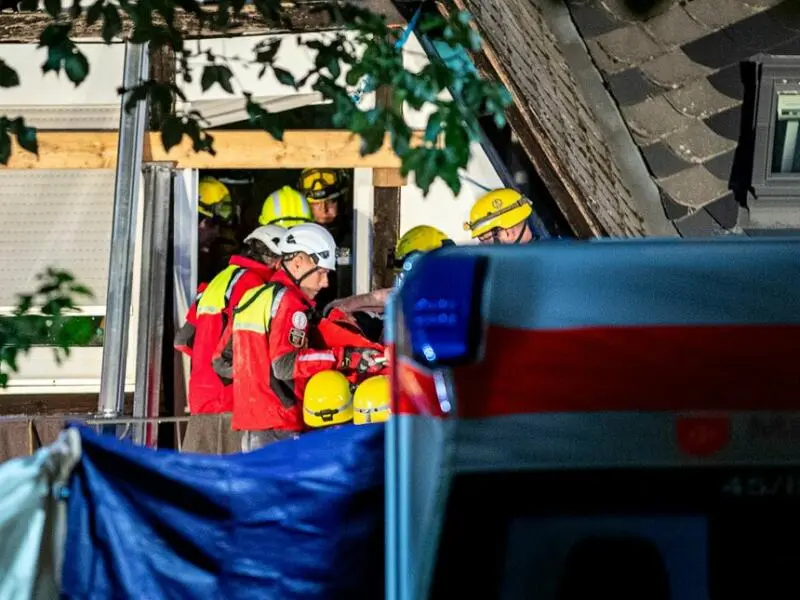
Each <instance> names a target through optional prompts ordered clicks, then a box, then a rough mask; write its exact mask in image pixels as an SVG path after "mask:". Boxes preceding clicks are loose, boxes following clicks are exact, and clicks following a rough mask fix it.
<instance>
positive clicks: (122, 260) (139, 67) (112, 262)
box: [97, 43, 149, 417]
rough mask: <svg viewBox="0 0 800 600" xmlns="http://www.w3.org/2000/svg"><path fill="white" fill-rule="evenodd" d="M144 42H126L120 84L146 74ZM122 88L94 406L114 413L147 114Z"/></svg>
mask: <svg viewBox="0 0 800 600" xmlns="http://www.w3.org/2000/svg"><path fill="white" fill-rule="evenodd" d="M148 67H149V64H148V55H147V44H131V43H127V44H126V47H125V71H124V74H123V81H122V84H123V86H124V87H125V88H126V89H130V88H132V87H134V86H136V85H137V84H139V83H140V82H141V81H144V80H146V79H147V75H148ZM127 100H128V94H125V95H123V97H122V99H121V100H120V107H121V110H120V117H119V146H118V147H117V179H116V184H115V186H114V218H113V221H112V226H111V227H112V228H111V255H110V258H109V264H108V293H107V295H106V321H105V324H106V328H105V341H104V344H103V366H102V372H101V374H100V399H99V401H98V406H97V411H98V413H100V414H101V415H103V416H109V417H110V416H115V415H117V414H119V413H120V412H122V410H123V408H124V404H125V361H126V357H127V350H128V325H129V321H130V311H131V294H132V288H133V255H134V250H135V247H136V210H137V203H138V199H139V175H140V173H141V165H142V144H143V141H144V132H145V125H146V122H147V120H146V117H147V102H146V101H144V100H143V101H140V102H137V104H136V107H135V108H134V110H132V111H131V112H127V111H126V110H125V102H126V101H127Z"/></svg>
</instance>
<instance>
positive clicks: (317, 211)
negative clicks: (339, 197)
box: [310, 200, 339, 225]
mask: <svg viewBox="0 0 800 600" xmlns="http://www.w3.org/2000/svg"><path fill="white" fill-rule="evenodd" d="M310 205H311V215H312V216H313V217H314V222H315V223H316V224H318V225H330V224H331V223H333V222H334V221H335V220H336V217H338V216H339V203H338V202H337V201H336V200H323V201H322V202H311V203H310Z"/></svg>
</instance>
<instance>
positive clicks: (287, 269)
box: [281, 258, 319, 287]
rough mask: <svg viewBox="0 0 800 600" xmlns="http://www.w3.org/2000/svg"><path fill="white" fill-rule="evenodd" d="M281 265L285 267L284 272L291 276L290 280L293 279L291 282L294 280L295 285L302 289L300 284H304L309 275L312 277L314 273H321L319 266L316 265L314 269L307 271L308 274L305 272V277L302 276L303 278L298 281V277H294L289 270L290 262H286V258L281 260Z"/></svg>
mask: <svg viewBox="0 0 800 600" xmlns="http://www.w3.org/2000/svg"><path fill="white" fill-rule="evenodd" d="M281 265H283V270H284V271H286V274H287V275H288V276H289V279H291V280H292V283H294V284H295V285H296V286H297V287H300V284H301V283H302V282H303V280H305V278H306V277H308V276H309V275H311V274H312V273H315V272H317V271H319V266H318V265H315V266H314V267H312V268H311V269H309V270H308V271H306V272H305V273H304V274H303V275H302V276H301V277H300V278H299V279H298V278H297V277H295V276H294V275H292V272H291V271H290V270H289V261H288V260H286V259H285V258H284V259H281Z"/></svg>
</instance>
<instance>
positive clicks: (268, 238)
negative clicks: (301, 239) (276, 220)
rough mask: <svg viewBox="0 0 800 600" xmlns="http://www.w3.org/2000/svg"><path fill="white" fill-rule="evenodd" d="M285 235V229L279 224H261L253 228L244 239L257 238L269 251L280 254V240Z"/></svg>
mask: <svg viewBox="0 0 800 600" xmlns="http://www.w3.org/2000/svg"><path fill="white" fill-rule="evenodd" d="M285 235H286V230H285V229H284V228H283V227H281V226H279V225H262V226H261V227H257V228H256V229H254V230H253V231H252V232H251V233H250V235H248V236H247V237H246V238H244V241H245V242H247V241H248V240H258V241H259V242H263V243H264V245H265V246H266V247H267V248H268V249H269V251H270V252H272V253H273V254H276V255H278V256H280V255H281V240H282V239H283V236H285Z"/></svg>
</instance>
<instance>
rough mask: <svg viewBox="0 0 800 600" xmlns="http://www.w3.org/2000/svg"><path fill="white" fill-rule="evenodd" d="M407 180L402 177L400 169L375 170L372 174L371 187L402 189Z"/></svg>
mask: <svg viewBox="0 0 800 600" xmlns="http://www.w3.org/2000/svg"><path fill="white" fill-rule="evenodd" d="M407 184H408V178H407V177H403V175H402V174H401V173H400V169H375V170H374V171H373V172H372V186H373V187H376V188H387V187H388V188H392V187H403V186H404V185H407Z"/></svg>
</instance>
